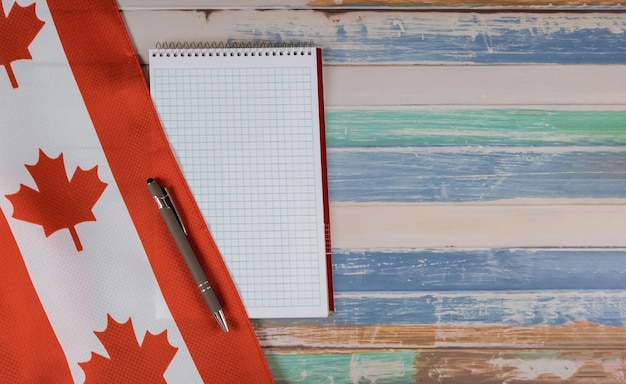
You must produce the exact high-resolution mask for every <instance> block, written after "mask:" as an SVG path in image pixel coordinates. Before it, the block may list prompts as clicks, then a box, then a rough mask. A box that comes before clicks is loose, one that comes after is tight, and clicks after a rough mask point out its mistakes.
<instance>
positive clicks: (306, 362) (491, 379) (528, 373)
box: [266, 349, 626, 384]
mask: <svg viewBox="0 0 626 384" xmlns="http://www.w3.org/2000/svg"><path fill="white" fill-rule="evenodd" d="M411 357H412V361H411ZM266 358H267V360H268V363H269V365H270V367H271V370H272V373H273V375H274V376H275V378H276V381H277V382H278V383H293V382H298V383H333V384H337V383H420V384H435V383H436V384H440V383H444V384H447V383H448V384H452V383H454V384H458V383H463V384H465V383H539V384H542V383H557V382H567V383H600V384H608V383H624V382H626V380H625V379H624V374H625V371H626V369H625V367H624V358H625V356H624V352H623V351H620V350H617V351H602V350H589V349H582V350H539V351H537V350H494V349H483V350H472V349H469V350H468V349H453V350H447V349H446V350H407V349H403V350H397V351H389V352H368V351H342V352H339V353H329V352H326V351H323V352H321V353H315V352H314V351H311V350H306V349H305V350H300V351H268V352H266Z"/></svg>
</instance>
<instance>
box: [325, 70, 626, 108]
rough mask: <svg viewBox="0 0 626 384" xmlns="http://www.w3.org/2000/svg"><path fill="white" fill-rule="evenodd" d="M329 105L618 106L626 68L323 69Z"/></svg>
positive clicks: (623, 100)
mask: <svg viewBox="0 0 626 384" xmlns="http://www.w3.org/2000/svg"><path fill="white" fill-rule="evenodd" d="M324 87H325V93H324V97H325V103H326V105H327V106H409V105H490V106H509V105H544V106H545V105H552V106H558V105H619V104H622V105H623V104H626V91H625V90H626V65H506V66H496V65H493V66H326V67H325V68H324Z"/></svg>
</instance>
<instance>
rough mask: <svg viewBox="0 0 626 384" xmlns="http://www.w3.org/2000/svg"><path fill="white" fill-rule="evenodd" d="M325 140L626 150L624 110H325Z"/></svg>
mask: <svg viewBox="0 0 626 384" xmlns="http://www.w3.org/2000/svg"><path fill="white" fill-rule="evenodd" d="M326 135H327V145H328V146H329V147H381V146H382V147H385V146H390V147H395V146H459V145H463V146H465V145H477V146H505V145H506V146H590V145H592V146H603V145H626V111H616V110H582V111H581V110H540V109H514V108H502V109H454V108H450V109H448V108H437V109H387V110H359V109H349V110H330V111H327V112H326Z"/></svg>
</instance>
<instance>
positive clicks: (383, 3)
mask: <svg viewBox="0 0 626 384" xmlns="http://www.w3.org/2000/svg"><path fill="white" fill-rule="evenodd" d="M118 5H119V8H120V10H139V9H141V10H163V9H193V10H197V9H276V8H279V9H280V8H288V9H320V8H322V9H324V8H327V9H337V8H355V9H361V8H372V7H376V8H380V9H389V8H402V9H426V10H428V9H441V8H458V9H481V10H484V9H503V8H505V9H511V8H512V9H520V10H526V9H533V10H536V9H558V10H585V9H592V10H597V9H611V10H619V9H623V6H622V3H620V2H617V1H615V0H591V1H582V0H556V1H548V0H497V1H493V0H313V1H309V0H292V1H288V2H287V1H284V0H256V1H253V0H213V1H211V3H210V4H207V2H206V1H204V0H178V1H176V2H175V3H172V1H171V0H119V1H118Z"/></svg>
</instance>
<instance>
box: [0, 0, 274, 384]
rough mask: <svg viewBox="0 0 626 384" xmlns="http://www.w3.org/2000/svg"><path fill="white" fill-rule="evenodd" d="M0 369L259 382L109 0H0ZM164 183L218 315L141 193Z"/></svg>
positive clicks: (36, 376)
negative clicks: (221, 317)
mask: <svg viewBox="0 0 626 384" xmlns="http://www.w3.org/2000/svg"><path fill="white" fill-rule="evenodd" d="M0 132H1V133H2V135H1V136H0V241H1V244H2V250H1V253H0V308H1V311H2V314H1V315H0V382H3V383H63V382H78V383H82V382H85V383H100V382H102V383H158V382H170V383H198V382H216V383H246V382H254V383H266V382H272V378H271V374H270V371H269V369H268V367H267V363H266V361H265V358H264V356H263V353H262V350H261V348H260V346H259V343H258V341H257V339H256V337H255V334H254V330H253V329H252V327H251V324H250V322H249V320H248V318H247V315H246V311H245V309H244V307H243V305H242V302H241V300H240V298H239V296H238V294H237V290H236V288H235V286H234V284H233V282H232V280H231V279H230V276H229V274H228V271H227V269H226V266H225V264H224V262H223V261H222V259H221V257H220V254H219V251H218V250H217V248H216V246H215V244H214V242H213V240H212V238H211V235H210V233H209V232H208V230H207V227H206V224H205V223H204V221H203V219H202V216H201V213H200V212H199V211H198V208H197V206H196V204H195V203H194V200H193V197H192V195H191V192H190V191H189V189H188V187H187V185H186V183H185V180H184V178H183V176H182V174H181V172H180V170H179V168H178V166H177V163H176V160H175V158H174V156H173V154H172V152H171V150H170V148H169V146H168V143H167V141H166V138H165V136H164V134H163V131H162V128H161V126H160V123H159V120H158V117H157V114H156V112H155V109H154V107H153V105H152V102H151V99H150V96H149V93H148V90H147V87H146V84H145V82H144V79H143V77H142V73H141V69H140V67H139V65H138V62H137V58H136V55H135V52H134V50H133V47H132V45H131V43H130V41H129V38H128V36H127V34H126V31H125V29H124V25H123V23H122V20H121V18H120V15H119V12H118V9H117V5H116V4H115V2H114V1H112V0H103V1H96V0H91V1H75V0H49V1H47V2H46V1H43V0H37V1H32V0H20V1H18V2H15V1H14V0H0ZM150 177H154V178H157V179H158V180H159V181H160V182H161V184H163V185H165V186H167V187H169V190H170V192H171V193H172V195H173V196H175V197H176V200H177V201H176V202H177V208H178V210H179V213H180V214H181V216H182V217H183V219H184V221H185V224H186V227H187V229H188V231H189V233H190V235H191V242H192V246H193V247H194V248H195V250H196V251H197V252H196V253H197V254H198V255H199V257H200V264H201V265H202V267H203V269H204V271H205V272H206V274H207V276H209V280H210V282H211V285H212V286H213V288H214V289H215V291H216V294H217V295H218V297H219V299H220V301H221V303H222V306H223V309H224V313H225V316H226V319H227V322H228V325H229V328H230V332H229V333H225V332H223V331H222V330H221V329H220V327H219V325H218V324H217V322H216V321H215V318H214V317H213V315H212V314H211V311H210V310H209V309H208V307H207V305H206V304H205V302H204V300H203V299H202V297H201V295H200V292H199V290H198V287H197V286H196V284H195V282H194V280H193V278H192V276H191V273H190V271H189V269H188V268H187V267H186V265H185V263H184V260H183V259H182V257H181V256H180V253H179V251H178V249H177V248H176V245H175V243H174V240H173V238H172V236H171V235H170V234H169V232H168V230H167V227H166V226H165V223H164V222H163V220H162V219H161V217H160V214H159V212H158V210H157V206H156V204H155V201H154V200H153V198H152V197H151V196H150V194H149V193H148V190H147V187H146V180H147V179H148V178H150Z"/></svg>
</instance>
